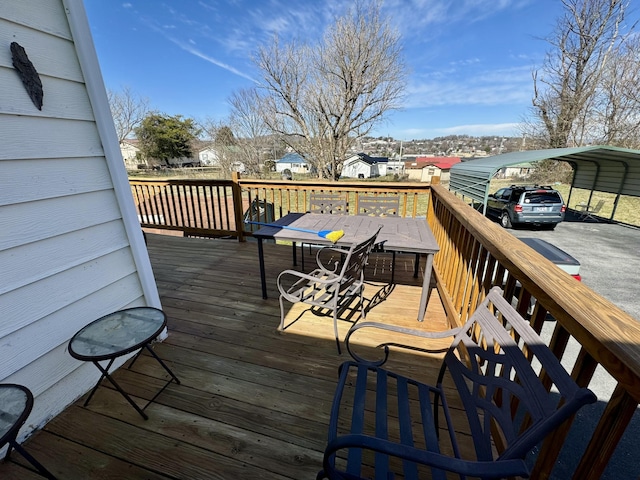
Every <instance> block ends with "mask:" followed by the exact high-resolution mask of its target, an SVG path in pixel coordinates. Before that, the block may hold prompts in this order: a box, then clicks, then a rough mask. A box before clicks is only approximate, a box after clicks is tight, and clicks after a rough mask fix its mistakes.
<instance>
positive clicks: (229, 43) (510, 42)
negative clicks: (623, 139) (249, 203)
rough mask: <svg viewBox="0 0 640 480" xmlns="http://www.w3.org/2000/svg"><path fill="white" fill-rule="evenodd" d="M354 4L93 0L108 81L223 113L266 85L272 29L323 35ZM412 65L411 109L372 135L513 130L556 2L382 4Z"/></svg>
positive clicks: (89, 3) (181, 110)
mask: <svg viewBox="0 0 640 480" xmlns="http://www.w3.org/2000/svg"><path fill="white" fill-rule="evenodd" d="M349 3H350V2H348V1H346V0H164V1H162V0H129V1H125V2H116V1H113V0H108V1H107V0H85V6H86V10H87V15H88V17H89V24H90V26H91V30H92V33H93V37H94V42H95V45H96V50H97V53H98V59H99V61H100V65H101V68H102V74H103V77H104V81H105V84H106V86H107V88H110V89H112V90H116V91H117V90H121V89H122V88H123V87H125V86H127V87H129V88H130V89H131V90H132V91H133V92H135V93H136V94H138V95H140V96H143V97H146V98H148V99H149V101H150V105H151V107H152V108H154V109H156V110H159V111H161V112H164V113H167V114H171V115H176V114H181V115H184V116H185V117H191V118H194V119H196V120H204V119H205V118H213V119H215V120H223V119H224V118H225V117H226V115H227V114H228V105H227V101H226V100H227V98H228V96H229V95H230V94H231V92H233V91H234V90H236V89H239V88H246V87H249V86H251V85H252V84H253V82H254V81H255V80H259V72H258V71H257V70H256V68H255V67H254V65H253V64H252V62H251V55H252V54H253V53H254V52H255V51H256V49H257V47H258V46H259V45H261V44H263V43H266V42H268V41H269V39H270V38H271V37H272V36H273V34H274V33H277V34H278V35H279V36H280V37H281V38H283V39H287V38H304V39H307V40H312V39H314V38H317V37H319V36H320V35H321V34H322V32H323V29H324V28H325V26H326V25H327V24H328V23H330V22H331V21H332V19H333V18H334V15H336V14H340V13H342V12H343V9H344V8H345V6H346V5H348V4H349ZM383 5H384V6H383V12H384V13H385V14H386V15H388V16H389V17H390V19H391V21H392V22H393V24H394V25H395V27H396V28H397V29H398V30H399V31H400V32H401V35H402V43H403V46H404V55H405V60H406V63H407V65H408V66H409V76H408V86H407V87H408V88H407V95H406V99H405V105H404V108H403V110H401V111H398V112H393V113H391V114H390V115H389V116H388V118H387V120H386V121H385V122H383V123H382V124H380V125H378V126H377V127H375V128H374V130H373V131H372V134H373V135H375V136H382V135H391V136H393V137H395V138H396V139H399V140H411V139H422V138H433V137H437V136H444V135H451V134H469V135H496V136H501V135H506V136H517V135H518V129H517V124H518V123H519V122H520V121H521V120H522V119H523V117H524V116H525V115H527V114H528V112H529V107H530V105H531V96H532V79H531V72H532V69H533V68H535V67H539V66H540V65H541V63H542V60H543V58H544V53H545V51H546V50H547V49H548V44H547V43H546V42H545V41H544V40H543V38H544V37H545V36H547V35H548V34H549V33H550V32H551V31H552V29H553V26H554V24H555V21H556V19H557V18H558V17H559V16H560V15H561V14H562V8H561V2H560V0H386V1H385V2H384V4H383Z"/></svg>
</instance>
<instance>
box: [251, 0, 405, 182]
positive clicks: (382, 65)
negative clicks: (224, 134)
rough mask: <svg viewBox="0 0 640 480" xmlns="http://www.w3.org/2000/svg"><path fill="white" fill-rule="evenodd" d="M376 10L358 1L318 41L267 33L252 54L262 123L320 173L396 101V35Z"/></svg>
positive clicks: (400, 89)
mask: <svg viewBox="0 0 640 480" xmlns="http://www.w3.org/2000/svg"><path fill="white" fill-rule="evenodd" d="M380 9H381V2H379V1H374V2H365V1H362V0H359V1H357V2H356V3H355V4H354V5H353V6H352V7H351V8H350V9H349V11H348V12H347V13H346V14H345V15H344V16H342V17H339V18H336V19H335V22H334V23H333V24H332V25H331V26H330V27H329V28H328V29H327V31H326V32H325V34H324V36H323V38H322V39H321V40H320V41H319V43H318V44H317V45H306V44H302V43H296V42H291V43H289V44H287V45H281V44H280V42H279V40H278V38H274V40H273V41H272V42H271V44H269V45H268V46H266V47H264V48H261V49H260V50H259V52H258V54H257V58H256V64H257V66H258V67H259V69H260V71H261V72H262V76H263V83H262V84H261V85H260V88H261V92H262V93H261V96H260V98H261V99H262V102H261V105H262V107H261V108H262V109H263V110H262V112H263V118H264V121H265V123H266V124H267V126H268V127H269V128H270V130H271V131H272V132H273V133H275V134H278V135H282V138H283V139H284V140H285V142H286V143H287V144H288V145H289V147H290V148H291V149H293V150H294V151H296V152H298V153H299V154H301V155H302V156H303V157H305V159H306V160H307V161H308V162H309V163H310V164H311V165H312V166H314V167H315V168H316V169H317V172H318V175H319V176H320V177H330V178H337V177H338V175H339V173H340V170H341V169H342V162H343V161H344V159H345V157H346V153H347V151H348V149H349V147H350V146H351V145H352V143H353V142H354V141H355V139H356V138H357V137H359V136H364V135H366V134H368V133H369V132H370V131H371V129H372V128H373V127H374V126H375V125H376V124H377V123H379V122H380V121H382V120H383V118H384V115H385V114H386V113H387V112H389V111H390V110H393V109H399V108H400V106H401V100H402V98H403V93H404V87H405V81H406V73H405V72H406V70H405V65H404V60H403V58H402V49H401V45H400V37H399V34H398V33H397V32H396V31H395V30H394V29H392V28H391V26H390V23H389V21H388V19H387V18H385V17H383V16H382V15H381V12H380Z"/></svg>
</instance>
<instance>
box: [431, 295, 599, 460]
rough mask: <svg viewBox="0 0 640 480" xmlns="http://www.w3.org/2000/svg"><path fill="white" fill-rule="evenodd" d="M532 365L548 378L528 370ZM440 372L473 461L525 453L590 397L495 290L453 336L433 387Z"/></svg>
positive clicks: (589, 399) (512, 457) (523, 454)
mask: <svg viewBox="0 0 640 480" xmlns="http://www.w3.org/2000/svg"><path fill="white" fill-rule="evenodd" d="M525 352H526V353H525ZM532 359H533V360H534V361H533V362H532ZM536 362H538V363H539V364H540V365H541V367H542V369H543V370H544V372H545V375H544V376H545V382H548V383H545V382H543V381H542V379H541V378H540V377H539V376H538V374H537V373H536V370H534V367H533V366H532V363H534V364H535V363H536ZM445 370H449V372H450V373H451V377H452V378H453V380H454V382H455V384H456V388H457V391H458V393H459V395H460V398H461V399H462V403H463V405H464V409H465V412H466V413H467V418H468V420H469V426H470V428H471V435H472V436H473V437H474V439H475V441H474V445H475V448H476V455H477V458H478V460H479V461H489V462H490V461H495V460H509V459H518V458H524V456H525V455H526V454H527V453H528V452H529V451H530V450H531V449H533V448H534V447H535V446H536V445H537V444H538V442H540V440H541V439H543V438H545V437H546V436H547V434H549V433H550V432H552V431H553V430H555V429H556V428H557V427H558V426H559V425H560V424H562V423H563V422H564V421H565V420H567V419H568V418H569V417H571V416H572V415H573V414H574V413H575V412H576V411H577V410H578V409H579V408H580V407H581V406H583V405H585V404H588V403H593V402H595V400H596V397H595V395H594V394H593V393H592V392H591V391H590V390H588V389H586V388H580V387H579V386H578V385H577V384H576V382H575V381H574V380H573V379H572V378H571V376H570V375H569V373H568V372H567V371H566V370H565V369H564V367H563V366H562V365H561V364H560V362H559V361H558V359H557V358H556V357H555V355H554V354H553V352H552V351H551V350H550V349H549V348H548V347H547V346H546V345H545V343H544V342H543V341H542V340H541V339H540V337H539V336H538V334H537V333H536V332H535V331H534V330H533V329H532V328H531V326H530V325H529V323H528V322H527V321H525V320H524V319H523V318H522V317H521V316H520V315H519V314H518V313H517V312H516V310H515V309H514V308H513V307H511V305H510V304H509V303H508V302H507V301H506V300H505V299H504V297H503V296H502V290H501V289H500V288H499V287H494V288H493V289H492V290H491V291H490V293H489V294H488V295H487V297H486V298H485V300H484V301H483V302H482V304H481V305H480V306H479V307H478V309H477V310H476V311H475V313H474V314H473V315H472V317H471V318H470V319H469V321H468V322H467V323H466V325H465V326H464V327H462V329H461V330H460V332H459V333H458V334H457V335H456V337H455V338H454V340H453V342H452V344H451V347H450V348H449V350H448V352H447V353H446V355H445V359H444V363H443V366H442V369H441V372H440V377H439V379H438V384H440V383H441V382H442V379H443V376H444V372H445ZM549 385H553V386H554V387H555V388H553V389H549V388H548V386H549ZM550 390H551V391H550ZM493 442H495V445H496V447H497V449H498V456H497V457H495V458H494V454H493V451H492V443H493Z"/></svg>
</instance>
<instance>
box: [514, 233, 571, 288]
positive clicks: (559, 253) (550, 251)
mask: <svg viewBox="0 0 640 480" xmlns="http://www.w3.org/2000/svg"><path fill="white" fill-rule="evenodd" d="M520 240H521V241H522V242H524V243H526V244H527V245H528V246H529V247H531V248H533V249H534V250H535V251H536V252H538V253H539V254H540V255H542V256H543V257H545V258H546V259H548V260H551V261H552V262H553V263H555V264H556V265H557V266H558V267H560V268H561V269H562V270H564V271H565V272H567V273H568V274H569V275H571V276H572V277H573V278H575V279H576V280H578V281H581V280H582V279H581V277H580V262H579V261H578V260H576V259H575V258H573V257H572V256H571V255H569V254H568V253H567V252H565V251H564V250H562V249H560V248H558V247H556V246H555V245H553V244H551V243H549V242H547V241H546V240H542V239H541V238H520Z"/></svg>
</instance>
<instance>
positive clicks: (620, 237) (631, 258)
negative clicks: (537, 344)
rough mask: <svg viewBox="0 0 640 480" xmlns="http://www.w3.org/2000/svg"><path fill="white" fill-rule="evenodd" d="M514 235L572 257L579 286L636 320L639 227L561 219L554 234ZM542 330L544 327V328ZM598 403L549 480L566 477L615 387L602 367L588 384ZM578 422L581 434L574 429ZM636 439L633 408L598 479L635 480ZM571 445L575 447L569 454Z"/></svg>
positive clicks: (526, 231) (639, 429)
mask: <svg viewBox="0 0 640 480" xmlns="http://www.w3.org/2000/svg"><path fill="white" fill-rule="evenodd" d="M509 232H511V233H512V234H513V235H515V236H516V237H537V238H542V239H544V240H546V241H548V242H550V243H553V244H554V245H556V246H558V247H560V248H561V249H562V250H564V251H566V252H567V253H569V254H570V255H571V256H573V257H575V258H576V259H577V260H578V261H579V262H580V264H581V268H580V275H581V276H582V282H583V283H584V284H585V285H587V286H588V287H589V288H591V289H592V290H594V291H595V292H597V293H598V294H600V295H602V296H603V297H605V298H606V299H608V300H610V301H611V302H613V303H615V304H616V305H617V306H618V307H620V308H621V309H623V310H624V311H626V312H627V313H629V314H630V315H631V316H632V317H634V318H636V319H637V320H638V321H640V288H639V282H638V279H639V277H640V228H633V227H624V226H622V225H615V224H607V223H595V222H579V221H576V220H575V219H573V218H571V217H569V218H568V219H567V221H565V222H562V223H560V224H558V226H557V227H556V228H555V230H538V229H531V228H524V227H521V228H516V229H511V230H509ZM548 323H549V325H546V326H545V330H543V336H547V337H548V336H550V335H551V330H552V328H553V325H552V323H553V322H548ZM547 327H548V328H547ZM578 351H579V345H578V344H577V342H575V341H572V342H570V343H569V345H568V347H567V354H566V356H567V357H568V358H573V359H575V358H576V357H577V354H578ZM589 387H590V388H591V389H592V390H593V391H594V393H595V394H596V395H597V396H598V398H599V399H600V400H601V401H600V402H598V403H597V404H595V405H592V406H589V407H585V408H584V409H583V410H582V411H581V412H580V413H579V414H578V420H577V421H576V428H575V429H574V430H573V431H572V433H571V441H569V442H568V445H567V446H565V450H563V455H562V456H561V458H560V462H559V465H558V467H557V471H554V475H553V479H554V480H563V479H564V478H569V477H570V475H571V473H572V471H573V470H572V465H571V464H572V463H573V460H574V459H575V458H576V456H577V452H579V451H581V450H580V448H579V447H578V445H579V444H584V442H585V441H586V440H585V438H586V439H588V438H589V437H590V433H589V432H592V431H593V428H594V427H595V422H596V421H597V419H598V418H599V416H600V415H601V414H602V411H603V409H604V407H605V402H606V401H607V400H608V399H609V397H610V395H611V393H612V392H613V390H614V388H615V381H614V380H613V378H611V376H609V374H608V373H607V372H605V371H604V369H602V368H598V369H597V370H596V374H595V375H594V378H593V380H592V382H591V384H590V385H589ZM580 422H584V424H585V425H589V424H590V425H591V426H590V427H588V426H586V427H585V429H584V430H582V428H581V427H580V425H581V423H580ZM638 438H640V409H638V410H636V414H635V415H634V417H633V419H632V421H631V424H630V425H629V427H628V428H627V430H626V432H625V434H624V437H623V439H622V441H621V442H620V444H619V445H618V448H617V449H616V452H615V454H614V457H613V459H612V461H611V463H610V465H609V468H608V469H607V470H606V471H605V474H604V475H603V477H602V478H603V480H604V479H612V480H622V479H627V478H629V479H631V478H639V475H640V462H638V459H637V452H638V445H637V440H638ZM572 444H573V446H575V447H576V450H575V451H572Z"/></svg>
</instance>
